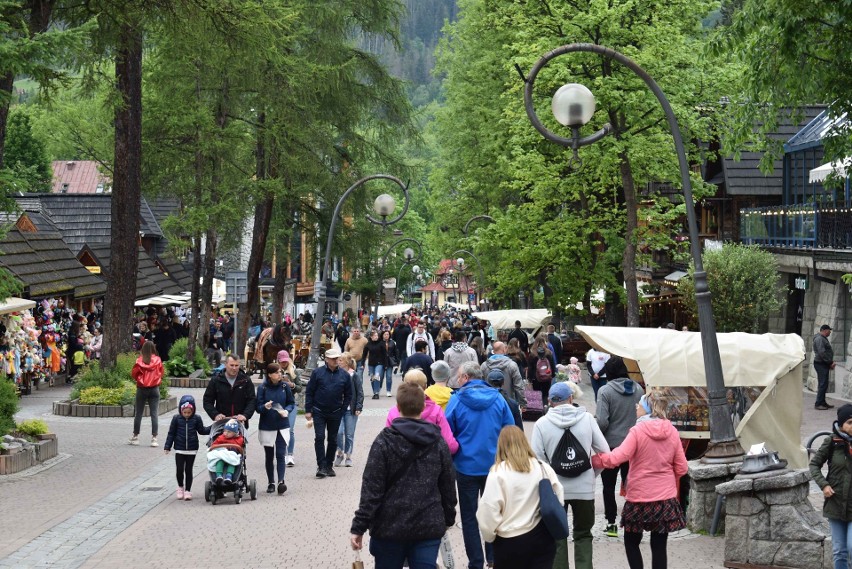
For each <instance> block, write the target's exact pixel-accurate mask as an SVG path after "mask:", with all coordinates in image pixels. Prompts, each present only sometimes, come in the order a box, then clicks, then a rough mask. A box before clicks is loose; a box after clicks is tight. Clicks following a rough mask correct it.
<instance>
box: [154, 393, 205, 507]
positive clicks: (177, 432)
mask: <svg viewBox="0 0 852 569" xmlns="http://www.w3.org/2000/svg"><path fill="white" fill-rule="evenodd" d="M178 410H179V411H178V412H177V413H175V415H174V416H173V417H172V422H171V424H169V433H168V434H167V435H166V442H165V444H164V445H163V452H164V453H165V454H169V452H171V450H172V447H173V446H174V449H175V471H176V476H177V485H178V487H177V492H176V497H177V499H178V500H186V501H189V500H192V492H191V490H192V467H193V465H194V464H195V455H197V454H198V447H199V444H198V435H209V434H210V427H205V426H204V421H203V420H202V419H201V417H200V416H199V415H197V414H196V413H195V398H194V397H193V396H192V395H184V396H183V397H181V398H180V403H179V404H178Z"/></svg>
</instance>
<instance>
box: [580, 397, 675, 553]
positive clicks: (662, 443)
mask: <svg viewBox="0 0 852 569" xmlns="http://www.w3.org/2000/svg"><path fill="white" fill-rule="evenodd" d="M667 408H668V402H667V401H666V399H665V398H663V397H662V396H661V395H660V394H659V393H658V392H656V391H652V392H650V393H649V394H648V395H645V396H643V397H642V398H641V399H640V401H639V403H637V404H636V417H637V420H636V425H635V426H634V427H633V428H631V429H630V432H629V433H628V434H627V438H625V439H624V441H623V442H622V443H621V444H620V445H619V446H618V448H616V449H614V450H613V451H612V452H611V453H601V454H596V455H594V456H593V457H592V466H593V467H594V468H602V467H603V468H609V469H613V468H615V467H617V466H618V465H619V464H623V463H625V462H627V461H629V462H630V473H629V474H628V476H627V495H626V496H625V498H626V501H625V503H624V510H623V511H622V512H621V526H622V527H623V528H624V551H625V553H626V555H627V564H628V566H629V567H630V569H642V567H643V562H642V553H641V552H640V551H639V543H640V542H641V541H642V533H643V531H649V532H651V567H652V569H666V568H667V567H668V554H667V551H666V541H667V540H668V535H669V534H670V533H671V532H673V531H678V530H681V529H683V528H685V527H686V519H685V518H684V515H683V510H682V509H681V507H680V503H679V502H678V500H677V489H678V484H679V479H680V478H681V477H682V476H683V475H684V474H686V471H687V464H686V456H685V455H684V453H683V446H682V445H681V443H680V436H679V434H678V432H677V429H675V428H674V426H673V425H672V424H671V422H670V421H669V420H668V419H667V418H666V410H667Z"/></svg>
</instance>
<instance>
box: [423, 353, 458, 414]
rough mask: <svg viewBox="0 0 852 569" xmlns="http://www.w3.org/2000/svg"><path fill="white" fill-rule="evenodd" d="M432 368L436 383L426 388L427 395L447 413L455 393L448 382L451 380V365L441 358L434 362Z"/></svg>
mask: <svg viewBox="0 0 852 569" xmlns="http://www.w3.org/2000/svg"><path fill="white" fill-rule="evenodd" d="M430 368H431V371H432V379H433V380H435V383H434V384H432V385H430V386H429V387H427V388H426V396H427V397H428V398H429V399H431V400H432V401H434V402H435V404H436V405H438V406H439V407H440V408H441V410H442V411H444V412H445V413H446V411H447V403H448V402H449V401H450V396H451V395H452V394H453V390H452V389H450V388H449V387H447V382H448V381H449V380H450V366H448V365H447V362H445V361H441V360H439V361H437V362H434V363H433V364H432V365H431V366H430ZM427 380H428V376H427Z"/></svg>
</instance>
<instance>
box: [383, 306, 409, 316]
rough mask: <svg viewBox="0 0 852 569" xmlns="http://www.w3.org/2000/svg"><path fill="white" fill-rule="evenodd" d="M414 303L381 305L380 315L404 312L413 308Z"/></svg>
mask: <svg viewBox="0 0 852 569" xmlns="http://www.w3.org/2000/svg"><path fill="white" fill-rule="evenodd" d="M412 306H413V305H412V304H390V305H388V306H380V307H379V312H378V314H379V316H390V315H392V314H402V313H403V312H407V311H409V310H411V307H412Z"/></svg>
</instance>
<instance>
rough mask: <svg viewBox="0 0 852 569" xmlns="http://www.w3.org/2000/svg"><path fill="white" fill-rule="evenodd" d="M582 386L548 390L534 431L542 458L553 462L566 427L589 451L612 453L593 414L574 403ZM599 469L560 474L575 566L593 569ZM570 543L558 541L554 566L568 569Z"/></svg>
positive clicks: (557, 385) (560, 385) (535, 448)
mask: <svg viewBox="0 0 852 569" xmlns="http://www.w3.org/2000/svg"><path fill="white" fill-rule="evenodd" d="M580 395H581V393H580V392H579V388H578V387H577V386H576V385H572V384H571V383H570V382H560V383H555V384H554V385H553V386H552V387H551V388H550V392H549V393H548V400H549V402H550V410H548V412H547V414H546V415H544V416H543V417H541V418H540V419H539V420H537V421H536V422H535V426H534V427H533V434H532V449H533V452H535V455H536V456H537V457H538V458H539V459H540V460H542V461H544V462H547V463H548V464H549V463H550V460H551V458H553V455H554V454H555V453H556V448H557V447H558V446H559V441H561V440H562V436H563V435H564V434H565V431H566V430H567V429H570V430H571V434H572V435H573V436H574V438H576V439H577V442H578V443H579V444H580V446H581V447H582V448H583V450H585V451H586V454H587V455H588V456H590V457H591V456H592V453H593V452H595V453H599V452H609V445H608V444H607V442H606V438H604V435H603V433H602V432H601V429H600V427H598V423H597V421H595V418H594V416H592V414H591V413H589V412H588V411H586V408H585V407H581V406H576V405H574V397H575V396H580ZM597 474H598V473H597V472H596V471H594V470H592V469H591V468H590V469H589V470H586V471H585V472H582V473H580V474H579V475H578V476H576V477H574V478H567V477H564V476H559V475H557V477H558V478H559V482H560V483H561V484H562V488H563V489H564V491H565V510H566V511H567V510H568V506H570V507H571V512H572V513H573V520H574V567H575V568H576V569H592V526H593V525H594V524H595V477H596V476H597ZM568 566H569V564H568V545H567V541H566V540H564V539H563V540H560V541H558V542H556V559H555V561H554V562H553V569H568Z"/></svg>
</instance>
